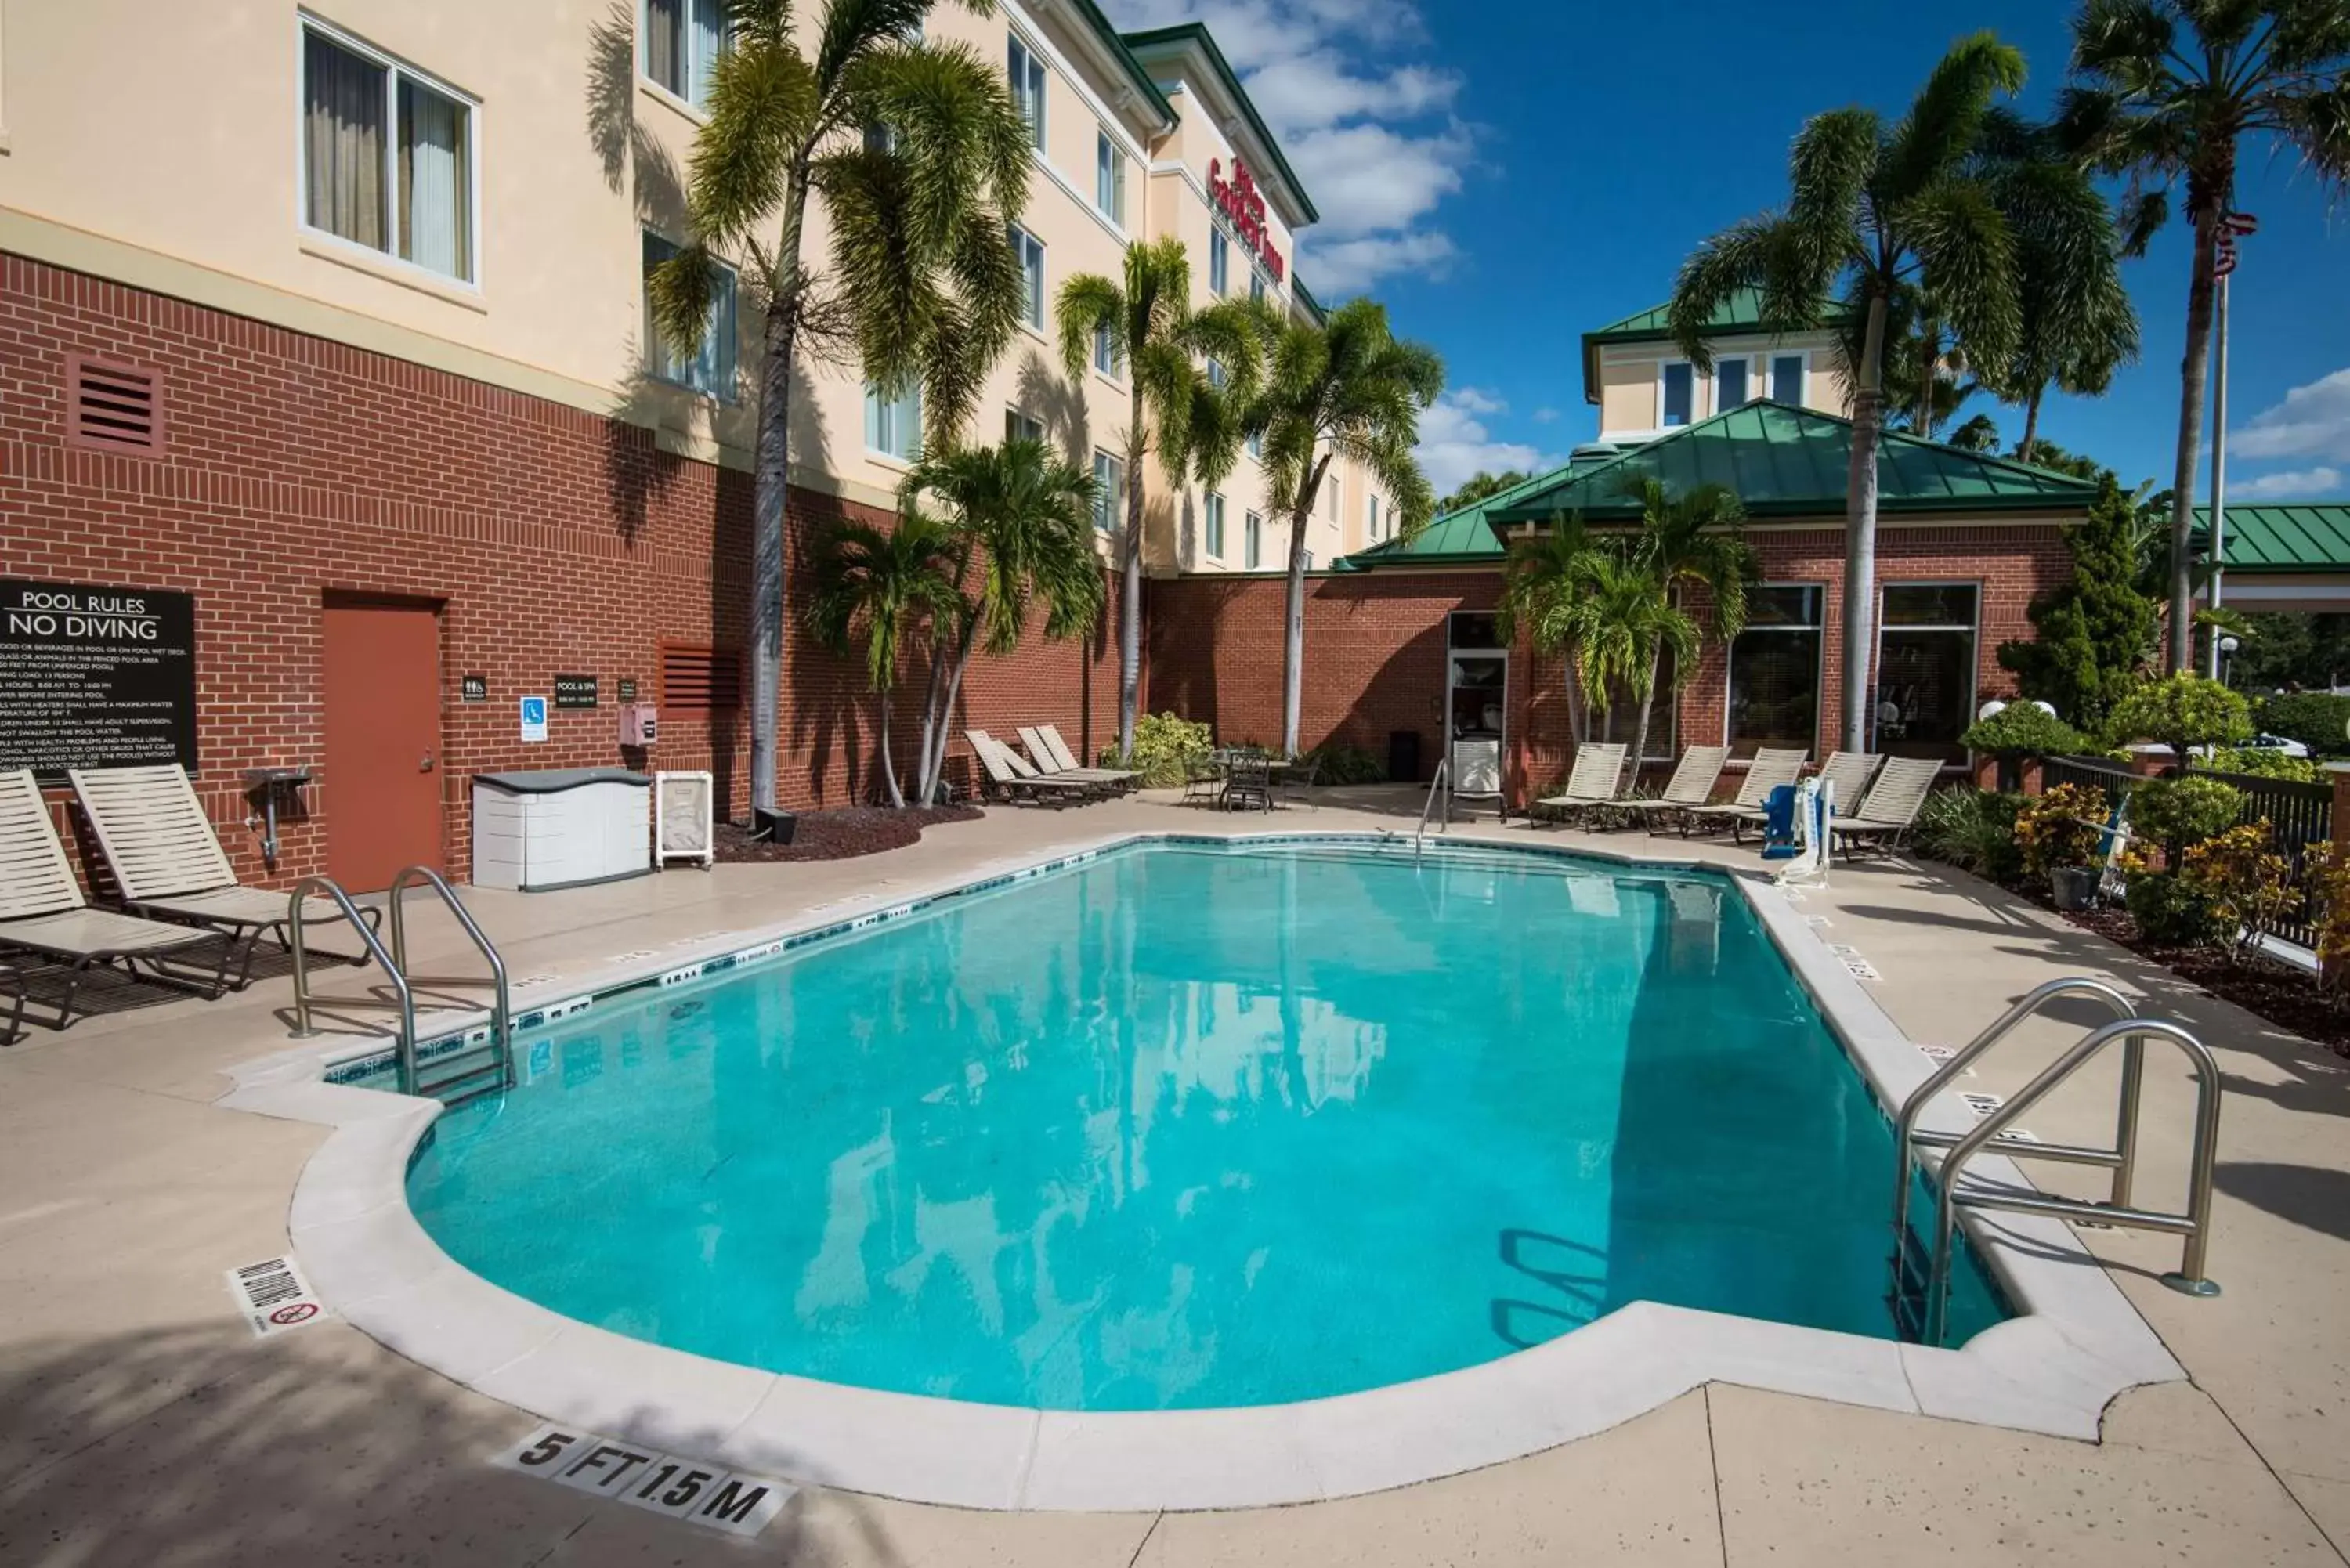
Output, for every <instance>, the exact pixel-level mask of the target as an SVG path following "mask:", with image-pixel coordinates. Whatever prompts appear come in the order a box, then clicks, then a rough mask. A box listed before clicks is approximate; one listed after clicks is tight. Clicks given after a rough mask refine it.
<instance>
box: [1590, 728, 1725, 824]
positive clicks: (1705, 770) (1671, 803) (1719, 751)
mask: <svg viewBox="0 0 2350 1568" xmlns="http://www.w3.org/2000/svg"><path fill="white" fill-rule="evenodd" d="M1729 761H1730V748H1729V747H1728V746H1691V747H1690V748H1689V750H1687V751H1685V752H1683V753H1681V760H1680V762H1679V764H1678V765H1676V766H1675V767H1674V769H1673V776H1672V777H1671V778H1669V779H1668V780H1666V781H1665V793H1664V794H1660V795H1654V796H1651V797H1649V798H1648V799H1645V800H1627V801H1619V802H1618V803H1617V804H1618V805H1621V806H1623V808H1624V809H1625V810H1627V811H1630V812H1637V813H1638V814H1639V815H1642V816H1644V817H1646V818H1647V819H1648V821H1649V822H1650V823H1651V824H1654V823H1655V822H1657V821H1658V820H1659V818H1663V819H1666V820H1670V819H1671V818H1672V817H1673V816H1675V815H1679V813H1680V812H1682V811H1684V810H1686V809H1688V808H1689V807H1690V806H1692V805H1704V804H1705V803H1706V802H1707V801H1709V800H1711V799H1712V798H1713V786H1714V785H1715V784H1718V783H1719V782H1721V770H1722V768H1723V766H1724V765H1725V764H1726V763H1729ZM1648 831H1650V832H1651V833H1653V832H1655V831H1656V829H1655V827H1654V826H1651V827H1650V828H1649V830H1648Z"/></svg>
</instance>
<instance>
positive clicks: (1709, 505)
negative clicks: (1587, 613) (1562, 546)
mask: <svg viewBox="0 0 2350 1568" xmlns="http://www.w3.org/2000/svg"><path fill="white" fill-rule="evenodd" d="M1624 493H1626V494H1627V495H1629V496H1631V497H1633V498H1634V499H1635V500H1637V501H1638V502H1639V504H1640V531H1639V533H1638V534H1637V535H1633V537H1632V538H1631V539H1630V540H1629V541H1628V543H1627V546H1626V549H1625V552H1624V553H1625V556H1626V557H1627V562H1628V564H1629V566H1631V567H1633V568H1634V569H1636V570H1637V571H1638V573H1639V574H1640V575H1641V576H1645V577H1648V578H1652V579H1654V580H1655V581H1657V582H1659V583H1661V584H1662V585H1663V586H1664V591H1665V593H1666V595H1667V597H1669V598H1673V599H1675V600H1676V601H1678V598H1679V595H1678V594H1677V593H1676V591H1675V590H1677V589H1681V588H1701V589H1703V590H1704V592H1705V596H1706V607H1705V616H1704V618H1703V619H1702V620H1699V619H1697V618H1693V617H1687V616H1683V618H1684V619H1688V620H1689V622H1690V626H1691V627H1692V628H1694V629H1695V631H1696V633H1697V634H1699V635H1700V636H1701V637H1714V638H1719V639H1721V640H1722V641H1724V642H1727V641H1729V640H1730V639H1731V638H1734V637H1736V636H1737V635H1738V634H1739V633H1740V632H1742V631H1743V630H1745V629H1746V585H1747V584H1748V583H1750V582H1752V581H1753V579H1754V578H1755V576H1757V575H1758V573H1759V572H1760V570H1761V567H1760V565H1759V563H1757V561H1756V560H1755V558H1754V552H1753V551H1752V549H1751V548H1749V547H1748V545H1747V543H1746V537H1745V534H1744V532H1743V529H1744V525H1745V522H1746V508H1745V506H1744V505H1743V504H1741V503H1740V501H1739V499H1738V496H1737V493H1735V492H1733V491H1732V490H1731V489H1730V488H1729V487H1728V486H1727V485H1721V484H1700V485H1699V486H1698V487H1697V488H1696V489H1694V490H1692V491H1690V492H1689V493H1687V494H1685V495H1682V496H1680V497H1679V499H1675V498H1674V497H1673V496H1672V495H1671V494H1670V493H1669V492H1668V491H1667V490H1666V489H1665V485H1664V482H1663V481H1661V480H1657V479H1647V480H1640V481H1637V482H1634V483H1627V485H1626V486H1625V489H1624ZM1626 587H1627V588H1628V587H1629V582H1628V576H1627V582H1626ZM1633 608H1634V606H1633V605H1632V603H1631V601H1630V599H1629V598H1628V597H1627V599H1626V602H1625V610H1624V614H1625V618H1627V620H1628V622H1629V624H1630V625H1631V626H1633V627H1634V628H1638V627H1639V626H1641V625H1642V624H1643V623H1644V622H1645V623H1646V624H1647V625H1648V627H1649V629H1650V630H1651V631H1652V632H1654V633H1655V634H1656V635H1657V636H1658V637H1659V638H1662V639H1663V640H1661V641H1657V640H1652V641H1651V642H1650V643H1649V644H1648V672H1647V674H1646V675H1645V676H1644V677H1640V678H1638V679H1637V680H1635V679H1626V680H1624V687H1625V690H1626V691H1628V692H1629V693H1630V694H1631V695H1632V697H1633V698H1634V699H1635V700H1636V701H1638V702H1639V704H1640V719H1639V722H1638V726H1637V727H1636V728H1635V729H1634V731H1633V733H1632V768H1633V771H1634V772H1635V773H1636V774H1637V773H1638V769H1639V765H1640V759H1641V758H1642V757H1644V756H1646V755H1647V754H1648V717H1649V711H1650V708H1651V705H1652V703H1653V701H1654V696H1655V692H1656V686H1657V672H1658V669H1659V659H1660V649H1663V648H1666V647H1669V648H1670V649H1672V650H1673V671H1674V678H1675V680H1676V683H1678V682H1679V681H1680V680H1687V679H1688V678H1689V674H1690V670H1691V669H1692V668H1693V667H1694V664H1695V660H1696V648H1695V645H1694V644H1693V643H1692V644H1690V646H1689V648H1688V649H1687V651H1686V652H1684V650H1683V642H1682V639H1681V638H1680V634H1679V630H1678V629H1674V630H1673V631H1672V633H1671V635H1670V636H1669V637H1666V636H1665V631H1666V628H1667V623H1666V622H1665V621H1663V620H1661V619H1659V618H1656V617H1655V616H1654V615H1652V614H1648V613H1647V612H1643V613H1642V614H1640V615H1633V614H1632V613H1631V611H1632V610H1633ZM1674 613H1675V614H1676V615H1681V614H1682V612H1681V611H1680V610H1679V607H1678V602H1676V605H1675V610H1674ZM1602 624H1603V625H1605V624H1607V618H1603V620H1602ZM1610 635H1619V634H1614V633H1611V634H1610ZM1621 635H1628V634H1621ZM1634 651H1635V654H1636V655H1637V647H1636V648H1635V650H1634ZM1619 673H1620V672H1619ZM1634 673H1635V674H1637V673H1638V672H1637V671H1635V672H1634Z"/></svg>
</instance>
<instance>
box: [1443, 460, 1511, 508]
mask: <svg viewBox="0 0 2350 1568" xmlns="http://www.w3.org/2000/svg"><path fill="white" fill-rule="evenodd" d="M1533 477H1534V476H1533V475H1532V474H1528V473H1522V472H1519V471H1518V470H1516V469H1514V468H1510V469H1504V470H1503V471H1502V472H1499V473H1494V472H1490V471H1489V470H1486V469H1482V468H1481V469H1479V470H1478V471H1477V472H1475V473H1472V474H1471V475H1470V476H1469V477H1468V478H1467V479H1464V480H1462V481H1461V488H1459V489H1458V490H1455V491H1454V492H1453V493H1451V494H1450V495H1448V496H1446V497H1445V498H1444V499H1443V500H1441V501H1440V502H1438V503H1437V504H1436V514H1437V515H1438V516H1439V517H1449V516H1451V514H1453V513H1455V512H1458V511H1460V510H1461V508H1462V507H1464V506H1474V505H1476V504H1477V503H1479V502H1480V501H1483V500H1486V499H1488V498H1490V497H1492V496H1495V495H1499V494H1500V493H1502V492H1503V491H1504V490H1513V489H1515V488H1516V487H1517V486H1519V485H1521V484H1523V483H1525V482H1526V481H1527V480H1529V479H1531V478H1533Z"/></svg>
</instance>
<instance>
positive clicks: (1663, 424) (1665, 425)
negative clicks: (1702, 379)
mask: <svg viewBox="0 0 2350 1568" xmlns="http://www.w3.org/2000/svg"><path fill="white" fill-rule="evenodd" d="M1676 367H1678V368H1679V369H1683V370H1687V371H1688V372H1689V379H1690V400H1689V405H1690V406H1689V418H1687V419H1685V420H1683V421H1681V422H1680V423H1679V424H1675V423H1673V422H1672V416H1671V414H1670V412H1669V410H1667V409H1666V407H1665V395H1666V391H1667V386H1668V377H1669V375H1670V373H1671V372H1672V370H1673V369H1675V368H1676ZM1698 402H1699V391H1698V373H1697V367H1696V366H1695V365H1692V364H1690V362H1689V361H1688V360H1687V359H1659V360H1658V361H1657V428H1658V429H1659V430H1660V431H1678V430H1687V429H1688V428H1689V427H1690V426H1691V425H1693V424H1695V423H1697V421H1699V420H1700V419H1702V418H1704V416H1703V415H1702V414H1700V413H1699V412H1698Z"/></svg>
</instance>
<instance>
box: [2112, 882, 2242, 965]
mask: <svg viewBox="0 0 2350 1568" xmlns="http://www.w3.org/2000/svg"><path fill="white" fill-rule="evenodd" d="M2127 902H2128V904H2129V912H2130V919H2132V920H2134V921H2136V922H2137V933H2138V935H2139V936H2141V937H2144V938H2145V939H2146V940H2147V941H2149V942H2152V943H2154V944H2155V945H2156V946H2158V947H2166V948H2208V947H2217V946H2219V944H2220V942H2222V941H2224V940H2227V937H2228V925H2227V922H2226V921H2225V920H2222V919H2220V917H2219V916H2218V915H2217V914H2216V913H2214V912H2213V910H2212V908H2211V900H2210V898H2207V897H2205V896H2204V895H2203V894H2201V893H2199V892H2197V891H2196V890H2195V889H2194V888H2190V887H2189V886H2188V885H2187V884H2186V883H2184V882H2182V881H2180V880H2179V879H2178V877H2175V876H2173V875H2171V874H2170V873H2169V872H2168V871H2157V872H2152V873H2149V874H2148V875H2146V876H2143V877H2131V878H2130V885H2129V893H2128V896H2127Z"/></svg>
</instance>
